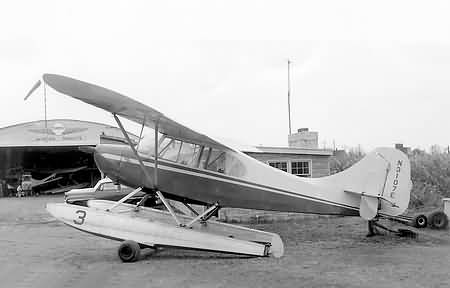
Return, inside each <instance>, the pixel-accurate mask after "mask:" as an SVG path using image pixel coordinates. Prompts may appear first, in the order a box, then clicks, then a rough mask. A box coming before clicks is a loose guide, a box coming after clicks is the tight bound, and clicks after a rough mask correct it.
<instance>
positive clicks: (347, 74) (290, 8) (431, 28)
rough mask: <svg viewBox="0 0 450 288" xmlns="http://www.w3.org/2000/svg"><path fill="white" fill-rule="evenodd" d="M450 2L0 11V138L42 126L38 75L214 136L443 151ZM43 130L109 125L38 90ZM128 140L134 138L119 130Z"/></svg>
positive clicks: (52, 5)
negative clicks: (82, 84)
mask: <svg viewBox="0 0 450 288" xmlns="http://www.w3.org/2000/svg"><path fill="white" fill-rule="evenodd" d="M449 11H450V2H449V1H361V0H360V1H242V0H241V1H230V0H228V1H214V0H209V1H132V0H128V1H82V0H78V1H61V0H59V1H49V0H40V1H21V0H18V1H2V2H1V3H0V79H1V81H0V101H1V102H0V103H1V106H0V107H1V108H2V109H1V113H0V127H4V126H8V125H13V124H17V123H22V122H27V121H34V120H38V119H43V118H44V101H43V89H42V87H41V88H40V89H38V90H37V91H36V92H35V93H34V94H33V95H32V96H31V97H30V98H29V99H28V100H27V101H24V100H23V98H24V97H25V95H26V93H27V92H28V90H29V89H30V88H31V87H32V86H33V84H34V83H35V82H36V81H37V80H38V79H40V77H41V76H42V74H43V73H56V74H62V75H66V76H70V77H73V78H76V79H80V80H83V81H87V82H91V83H95V84H97V85H100V86H103V87H107V88H109V89H112V90H114V91H117V92H120V93H122V94H124V95H127V96H129V97H132V98H134V99H136V100H138V101H140V102H142V103H144V104H146V105H148V106H150V107H153V108H155V109H158V110H159V111H161V112H163V113H164V114H166V115H167V116H169V117H173V118H174V119H175V120H179V121H180V122H182V123H183V124H186V125H188V126H190V127H192V128H194V129H197V130H199V131H202V132H205V133H206V134H208V135H211V136H218V137H222V138H228V139H234V140H236V141H238V142H240V143H245V144H250V145H266V146H287V135H288V133H289V131H288V114H287V60H288V59H290V60H291V61H293V65H292V67H291V68H292V69H291V113H292V115H291V117H292V127H293V130H294V131H295V130H296V129H297V128H302V127H309V128H310V130H313V131H318V132H319V145H320V147H328V148H330V147H333V143H334V145H335V146H336V147H337V148H343V147H356V146H358V145H360V146H361V147H362V148H363V149H364V150H370V149H373V148H375V147H379V146H393V145H394V143H403V144H404V145H406V146H411V147H413V148H415V147H417V148H421V149H427V148H429V147H430V146H431V145H433V144H438V145H442V146H447V145H449V144H450V133H448V132H447V127H448V113H449V112H450V97H449V96H450V17H448V14H449ZM47 117H48V118H49V119H56V118H70V119H79V120H87V121H96V122H101V123H106V124H112V125H115V122H114V120H113V118H112V116H111V115H110V114H109V113H107V112H105V111H102V110H99V109H97V108H95V107H90V106H89V105H87V104H84V103H82V102H79V101H76V100H73V99H71V98H69V97H67V96H64V95H61V94H59V93H57V92H56V91H54V90H52V89H51V88H48V89H47ZM127 127H128V128H129V129H130V130H131V132H135V133H139V128H138V127H137V126H136V125H132V124H130V123H127Z"/></svg>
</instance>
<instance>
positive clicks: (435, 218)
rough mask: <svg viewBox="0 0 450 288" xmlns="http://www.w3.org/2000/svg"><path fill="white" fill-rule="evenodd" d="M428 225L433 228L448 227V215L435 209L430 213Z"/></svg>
mask: <svg viewBox="0 0 450 288" xmlns="http://www.w3.org/2000/svg"><path fill="white" fill-rule="evenodd" d="M429 219H430V225H431V228H434V229H445V228H447V227H448V217H447V214H445V213H444V212H442V211H436V212H433V213H431V214H430V216H429Z"/></svg>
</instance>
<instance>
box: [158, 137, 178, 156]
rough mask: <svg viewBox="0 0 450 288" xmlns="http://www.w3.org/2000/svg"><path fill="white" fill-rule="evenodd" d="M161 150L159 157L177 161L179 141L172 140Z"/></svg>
mask: <svg viewBox="0 0 450 288" xmlns="http://www.w3.org/2000/svg"><path fill="white" fill-rule="evenodd" d="M166 146H167V147H164V149H163V150H162V151H161V154H160V157H161V158H163V159H166V160H169V161H173V162H177V159H178V154H179V153H180V149H181V141H179V140H174V139H172V141H170V143H168V144H167V145H166Z"/></svg>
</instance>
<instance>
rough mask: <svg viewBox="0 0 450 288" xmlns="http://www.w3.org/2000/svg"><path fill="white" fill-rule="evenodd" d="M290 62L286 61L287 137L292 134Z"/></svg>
mask: <svg viewBox="0 0 450 288" xmlns="http://www.w3.org/2000/svg"><path fill="white" fill-rule="evenodd" d="M291 63H292V62H291V60H289V59H288V61H287V64H288V66H287V69H288V71H287V72H288V115H289V135H291V134H292V130H291Z"/></svg>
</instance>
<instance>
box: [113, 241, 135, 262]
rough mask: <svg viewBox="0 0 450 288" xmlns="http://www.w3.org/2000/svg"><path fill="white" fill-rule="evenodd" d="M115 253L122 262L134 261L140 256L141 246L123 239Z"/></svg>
mask: <svg viewBox="0 0 450 288" xmlns="http://www.w3.org/2000/svg"><path fill="white" fill-rule="evenodd" d="M117 253H118V255H119V258H120V260H122V262H136V261H138V260H139V258H140V256H141V247H140V246H139V244H138V243H136V242H134V241H132V240H125V241H123V242H122V244H120V246H119V249H118V250H117Z"/></svg>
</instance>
